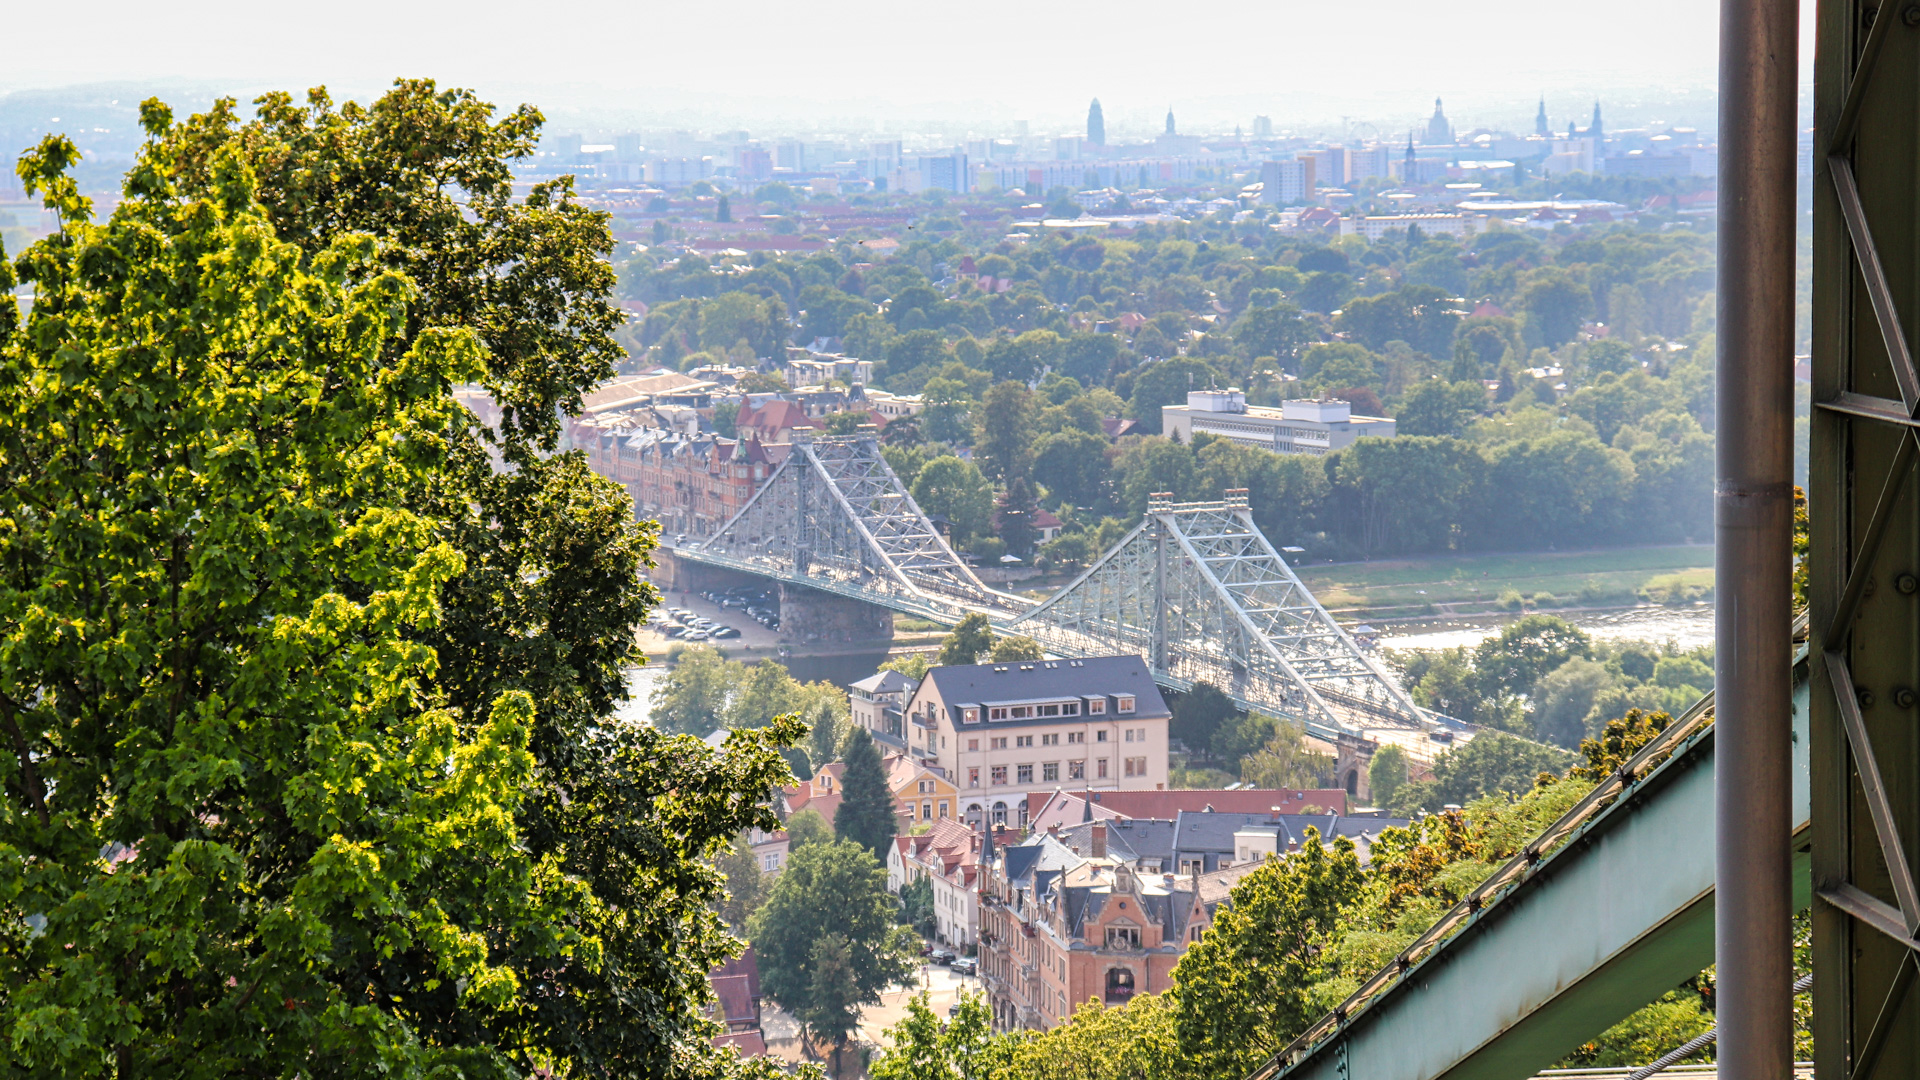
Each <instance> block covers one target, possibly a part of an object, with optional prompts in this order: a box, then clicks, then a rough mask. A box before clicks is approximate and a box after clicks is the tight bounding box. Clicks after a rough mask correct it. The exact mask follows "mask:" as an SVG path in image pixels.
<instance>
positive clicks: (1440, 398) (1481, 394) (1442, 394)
mask: <svg viewBox="0 0 1920 1080" xmlns="http://www.w3.org/2000/svg"><path fill="white" fill-rule="evenodd" d="M1486 407H1487V388H1486V387H1485V386H1482V385H1481V384H1480V383H1477V382H1456V383H1448V382H1444V381H1442V380H1440V379H1423V380H1421V381H1420V382H1417V383H1414V384H1413V385H1412V386H1410V387H1408V388H1407V392H1406V393H1405V394H1404V395H1402V396H1401V398H1400V405H1399V407H1398V408H1396V409H1394V411H1393V417H1394V420H1395V421H1396V424H1395V433H1396V434H1399V435H1445V436H1450V437H1453V438H1459V437H1461V436H1463V435H1465V434H1466V433H1467V428H1468V427H1470V426H1471V425H1472V424H1473V422H1474V420H1476V419H1478V418H1479V416H1480V414H1481V413H1482V412H1483V411H1485V409H1486Z"/></svg>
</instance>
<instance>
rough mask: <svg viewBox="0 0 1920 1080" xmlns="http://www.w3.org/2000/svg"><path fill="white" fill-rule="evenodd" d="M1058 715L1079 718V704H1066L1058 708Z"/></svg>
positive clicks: (1072, 702) (1071, 702) (1070, 702)
mask: <svg viewBox="0 0 1920 1080" xmlns="http://www.w3.org/2000/svg"><path fill="white" fill-rule="evenodd" d="M1060 715H1061V716H1079V715H1080V703H1079V702H1077V701H1069V702H1066V703H1065V704H1063V705H1061V706H1060Z"/></svg>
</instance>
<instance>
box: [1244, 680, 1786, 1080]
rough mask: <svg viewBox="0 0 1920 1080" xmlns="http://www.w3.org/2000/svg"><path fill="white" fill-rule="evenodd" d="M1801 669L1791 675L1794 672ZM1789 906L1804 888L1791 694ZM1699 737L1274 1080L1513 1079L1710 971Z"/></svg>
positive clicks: (1708, 759) (1706, 828)
mask: <svg viewBox="0 0 1920 1080" xmlns="http://www.w3.org/2000/svg"><path fill="white" fill-rule="evenodd" d="M1801 670H1802V671H1803V670H1804V666H1803V668H1802V669H1801ZM1793 700H1794V747H1793V753H1794V794H1793V819H1794V821H1796V822H1798V823H1799V825H1798V826H1797V828H1796V830H1795V832H1794V835H1793V836H1791V837H1788V836H1783V837H1781V838H1780V842H1781V843H1782V844H1783V845H1789V846H1790V847H1791V848H1792V849H1794V851H1795V869H1796V879H1795V880H1796V884H1795V900H1796V902H1797V903H1798V904H1799V905H1801V906H1804V905H1805V904H1806V903H1807V902H1808V898H1809V895H1810V893H1811V887H1810V884H1809V880H1808V872H1807V868H1808V858H1807V855H1806V852H1805V850H1804V849H1805V848H1806V837H1807V833H1808V829H1807V825H1806V822H1807V819H1808V802H1809V800H1808V784H1807V775H1808V769H1807V746H1808V738H1807V712H1808V692H1807V684H1806V682H1805V680H1804V678H1800V680H1799V681H1798V682H1797V684H1796V686H1795V688H1794V699H1793ZM1713 825H1714V797H1713V730H1712V729H1711V728H1709V729H1707V730H1706V731H1705V732H1703V733H1701V734H1700V735H1697V736H1695V737H1694V738H1693V739H1692V740H1691V741H1689V742H1688V743H1686V744H1684V745H1683V747H1682V748H1681V749H1680V750H1679V751H1678V752H1676V753H1675V754H1674V756H1673V757H1672V758H1671V759H1669V760H1668V761H1667V762H1666V763H1664V764H1663V765H1661V766H1660V767H1659V768H1658V769H1656V770H1654V771H1653V772H1652V773H1651V774H1649V775H1648V776H1647V777H1646V778H1645V779H1644V780H1642V781H1641V782H1640V783H1639V784H1637V785H1635V786H1634V787H1633V788H1631V789H1630V790H1629V792H1628V793H1627V794H1626V795H1625V796H1624V797H1622V798H1621V800H1620V801H1619V802H1617V803H1615V804H1614V805H1613V806H1612V807H1609V808H1608V809H1607V810H1606V811H1604V812H1603V813H1602V814H1600V815H1599V816H1597V817H1595V818H1594V819H1593V820H1592V821H1590V822H1589V823H1588V824H1587V825H1586V826H1585V827H1584V828H1582V829H1581V830H1580V831H1579V832H1578V833H1576V834H1575V835H1574V837H1573V838H1572V839H1570V840H1569V841H1568V842H1567V843H1566V844H1565V845H1563V846H1562V847H1561V848H1560V849H1559V850H1558V851H1556V852H1554V853H1553V854H1552V855H1551V856H1549V857H1548V858H1547V859H1545V860H1543V861H1542V862H1541V864H1540V866H1539V867H1538V868H1537V869H1536V870H1535V871H1534V872H1533V873H1532V874H1531V875H1529V876H1528V877H1527V878H1526V879H1525V880H1524V881H1522V882H1521V883H1520V884H1519V885H1517V886H1515V887H1514V889H1513V891H1512V892H1511V893H1509V894H1507V895H1506V896H1504V897H1502V898H1501V899H1500V900H1499V901H1498V902H1497V903H1494V904H1492V905H1491V906H1489V907H1487V908H1486V909H1484V910H1482V911H1481V912H1480V913H1479V914H1478V915H1476V916H1475V917H1474V918H1473V919H1472V920H1471V921H1470V922H1468V923H1467V924H1466V925H1465V926H1464V927H1463V928H1462V929H1461V930H1460V931H1459V932H1457V933H1456V934H1455V935H1454V936H1453V937H1452V938H1450V939H1448V940H1447V941H1446V942H1445V943H1444V944H1442V945H1440V946H1439V947H1438V948H1436V949H1435V950H1434V951H1433V952H1432V953H1431V954H1429V955H1428V956H1427V957H1426V958H1425V959H1423V960H1422V961H1421V962H1420V963H1418V964H1416V965H1414V966H1413V967H1412V968H1410V969H1408V971H1407V973H1406V974H1405V975H1404V976H1403V977H1401V978H1400V980H1399V981H1398V982H1396V983H1395V984H1394V985H1393V986H1392V987H1390V988H1389V989H1387V990H1385V991H1383V992H1382V993H1381V994H1380V995H1379V996H1378V997H1376V998H1375V999H1374V1000H1373V1001H1372V1002H1371V1003H1370V1004H1369V1005H1368V1006H1367V1007H1366V1008H1365V1009H1364V1010H1362V1011H1360V1012H1359V1013H1357V1014H1356V1015H1354V1016H1352V1017H1350V1018H1349V1019H1348V1020H1347V1021H1346V1022H1345V1024H1344V1025H1342V1026H1341V1027H1340V1028H1339V1029H1338V1030H1337V1031H1335V1032H1334V1033H1333V1034H1332V1035H1331V1036H1329V1037H1328V1038H1326V1039H1324V1040H1322V1041H1321V1042H1320V1043H1319V1045H1317V1046H1316V1047H1315V1048H1314V1049H1313V1050H1311V1051H1310V1052H1308V1053H1307V1055H1306V1056H1305V1057H1303V1058H1301V1060H1299V1061H1298V1062H1297V1063H1296V1064H1294V1065H1293V1066H1292V1067H1291V1068H1290V1069H1287V1070H1285V1071H1284V1072H1281V1073H1280V1074H1279V1075H1280V1076H1282V1077H1286V1078H1287V1080H1522V1078H1524V1077H1530V1076H1533V1075H1534V1074H1536V1073H1537V1072H1539V1071H1540V1070H1541V1069H1544V1068H1548V1067H1550V1066H1551V1065H1552V1064H1553V1063H1554V1062H1556V1061H1558V1060H1560V1059H1561V1058H1563V1057H1565V1056H1566V1054H1567V1053H1568V1052H1570V1051H1572V1050H1573V1049H1574V1048H1575V1047H1577V1046H1579V1045H1580V1044H1581V1043H1584V1042H1587V1041H1589V1040H1591V1039H1592V1038H1593V1037H1594V1036H1596V1035H1599V1034H1600V1033H1601V1032H1603V1031H1605V1030H1606V1029H1607V1028H1609V1027H1611V1026H1613V1025H1614V1024H1615V1023H1618V1022H1619V1021H1620V1020H1622V1019H1624V1018H1626V1017H1627V1016H1628V1015H1629V1014H1631V1013H1632V1012H1634V1010H1636V1009H1639V1008H1641V1007H1642V1006H1644V1005H1646V1004H1647V1003H1649V1002H1651V1001H1653V1000H1654V999H1655V998H1658V997H1659V996H1660V995H1661V994H1664V993H1666V992H1667V991H1669V990H1671V989H1673V988H1674V987H1676V986H1678V985H1679V984H1680V983H1682V982H1684V981H1685V980H1686V979H1688V978H1689V977H1691V976H1693V975H1695V974H1697V973H1698V972H1699V971H1700V970H1701V969H1703V968H1705V967H1707V966H1708V965H1710V964H1712V963H1713V874H1714V858H1713V857H1714V828H1713Z"/></svg>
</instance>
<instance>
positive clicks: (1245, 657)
mask: <svg viewBox="0 0 1920 1080" xmlns="http://www.w3.org/2000/svg"><path fill="white" fill-rule="evenodd" d="M1010 629H1012V630H1013V631H1014V632H1016V633H1023V634H1027V635H1029V636H1031V637H1033V638H1034V639H1036V640H1038V641H1039V642H1040V643H1041V644H1042V645H1044V646H1046V647H1047V648H1048V649H1049V650H1050V651H1054V652H1057V653H1060V654H1062V655H1069V656H1072V655H1090V654H1094V653H1098V652H1114V651H1126V652H1137V653H1139V654H1140V655H1142V656H1144V657H1146V658H1147V662H1148V665H1149V667H1150V668H1151V669H1152V671H1153V672H1154V675H1155V677H1156V678H1158V679H1160V680H1161V681H1162V682H1163V683H1167V684H1170V685H1176V686H1185V685H1191V684H1193V683H1197V682H1206V683H1210V684H1212V685H1214V686H1216V687H1218V688H1219V689H1221V690H1222V691H1223V692H1225V693H1226V694H1227V695H1228V696H1230V697H1232V698H1234V699H1235V700H1236V701H1238V702H1240V703H1241V704H1243V705H1246V706H1249V707H1251V708H1255V709H1259V710H1261V711H1263V712H1268V713H1272V714H1274V715H1279V716H1287V717H1291V718H1293V719H1296V720H1299V721H1301V722H1303V723H1304V724H1306V725H1307V728H1308V730H1310V731H1312V732H1313V733H1314V734H1315V735H1318V736H1320V737H1322V738H1327V739H1336V738H1338V737H1340V736H1342V735H1349V736H1350V735H1354V734H1357V733H1358V732H1359V731H1360V730H1363V729H1365V728H1368V727H1407V728H1417V727H1421V726H1423V725H1424V724H1425V722H1426V720H1425V714H1424V713H1423V711H1422V710H1421V709H1420V708H1419V707H1418V706H1416V705H1415V704H1414V703H1413V702H1412V700H1410V699H1409V698H1408V697H1407V695H1406V693H1405V692H1404V691H1402V690H1401V689H1400V688H1399V686H1398V685H1397V684H1395V682H1394V681H1393V679H1392V678H1391V677H1390V676H1388V674H1387V673H1386V671H1385V670H1383V669H1382V668H1381V667H1380V665H1379V664H1378V663H1377V662H1375V661H1374V660H1373V658H1372V657H1370V656H1368V655H1367V654H1366V653H1365V652H1364V651H1362V650H1361V649H1360V647H1359V646H1358V645H1356V644H1355V643H1354V641H1353V639H1352V638H1351V637H1349V636H1348V635H1347V633H1346V631H1344V630H1342V629H1340V627H1339V626H1338V624H1336V623H1335V622H1334V621H1333V618H1332V616H1330V615H1328V614H1327V611H1326V609H1325V608H1323V607H1321V606H1320V603H1319V601H1317V600H1315V599H1314V598H1313V594H1312V593H1310V592H1308V591H1307V588H1306V586H1305V585H1303V584H1302V583H1301V581H1300V579H1299V577H1298V576H1296V575H1295V574H1294V572H1293V570H1292V568H1291V567H1289V566H1288V565H1287V563H1286V560H1284V559H1282V558H1281V557H1280V554H1279V552H1277V551H1275V550H1274V549H1273V546H1272V545H1271V544H1269V543H1268V542H1267V539H1266V537H1265V536H1264V535H1262V534H1261V532H1260V529H1259V527H1258V526H1256V525H1255V524H1254V523H1253V518H1252V516H1251V514H1250V513H1249V512H1248V509H1247V501H1246V495H1245V493H1244V492H1234V491H1230V492H1228V493H1227V497H1226V499H1225V500H1224V501H1221V502H1204V503H1174V502H1170V501H1164V500H1160V499H1156V500H1154V501H1153V502H1151V503H1150V504H1149V506H1148V509H1147V516H1146V519H1145V520H1144V521H1142V522H1141V524H1140V525H1139V527H1137V528H1136V529H1134V530H1133V532H1131V533H1129V534H1128V535H1127V537H1126V539H1124V540H1122V541H1121V542H1120V543H1119V544H1118V545H1117V546H1115V547H1114V549H1113V550H1112V551H1110V552H1108V553H1107V554H1106V555H1104V556H1102V557H1101V558H1100V560H1099V561H1098V562H1096V563H1094V564H1093V566H1091V567H1089V568H1088V569H1087V571H1086V572H1085V573H1084V574H1082V575H1081V576H1080V577H1079V578H1078V579H1077V580H1076V581H1074V582H1073V584H1071V585H1069V586H1067V587H1066V588H1065V589H1062V590H1061V591H1060V592H1059V593H1057V594H1055V595H1054V596H1053V597H1052V598H1050V599H1048V600H1047V601H1046V602H1045V603H1043V604H1041V605H1040V606H1039V607H1037V608H1035V609H1033V611H1031V612H1029V613H1028V614H1027V615H1025V616H1024V617H1023V618H1020V619H1018V620H1015V621H1014V622H1013V623H1012V624H1011V626H1010ZM1116 646H1117V647H1118V648H1116Z"/></svg>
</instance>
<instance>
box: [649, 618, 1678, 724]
mask: <svg viewBox="0 0 1920 1080" xmlns="http://www.w3.org/2000/svg"><path fill="white" fill-rule="evenodd" d="M1519 617H1520V616H1519V615H1518V614H1513V615H1503V616H1476V617H1473V618H1467V619H1457V620H1449V621H1445V622H1435V621H1432V620H1424V621H1420V622H1411V623H1390V622H1389V623H1379V624H1376V628H1377V629H1378V630H1380V634H1379V636H1378V637H1377V638H1376V639H1375V640H1376V642H1377V643H1378V645H1379V647H1380V648H1382V649H1450V648H1454V647H1456V646H1462V645H1464V646H1469V647H1471V646H1474V645H1478V644H1479V643H1480V642H1482V641H1485V640H1486V639H1487V638H1490V637H1492V636H1494V635H1495V634H1498V633H1499V632H1500V628H1501V627H1503V626H1505V625H1506V624H1508V623H1510V622H1512V621H1514V620H1515V619H1518V618H1519ZM1564 617H1565V618H1566V620H1567V621H1568V622H1570V623H1572V624H1574V625H1575V626H1578V627H1579V628H1581V629H1582V630H1585V631H1586V632H1587V633H1589V634H1592V635H1593V636H1594V637H1595V638H1599V639H1601V640H1606V641H1650V642H1654V643H1656V644H1660V643H1666V642H1672V643H1673V644H1674V645H1676V646H1678V647H1679V648H1682V649H1695V648H1699V647H1700V646H1702V645H1711V644H1713V605H1711V604H1693V605H1689V606H1687V607H1651V606H1649V607H1636V608H1628V609H1626V610H1624V611H1595V612H1590V613H1585V614H1574V615H1568V616H1564ZM885 659H886V654H885V653H880V652H874V653H860V654H849V655H841V656H796V657H794V658H792V659H790V660H788V661H786V666H787V670H788V671H789V672H791V673H792V674H793V677H794V678H796V679H799V680H801V681H802V682H811V681H813V680H815V679H825V680H826V681H828V682H831V683H833V684H834V685H836V686H845V685H847V684H848V683H850V682H853V681H855V680H856V679H864V678H866V677H867V676H868V675H871V674H873V673H874V670H875V669H876V668H878V667H879V666H880V663H881V661H883V660H885ZM666 673H667V665H666V664H665V663H663V662H660V661H658V660H656V661H654V662H653V663H650V664H647V665H645V666H644V667H637V668H632V669H630V670H629V672H628V677H627V687H628V689H629V690H631V691H632V693H633V696H632V697H631V698H630V699H629V700H628V701H627V703H626V704H625V705H622V706H621V707H620V708H618V709H616V710H615V711H614V715H616V716H618V717H620V718H621V719H623V720H645V719H647V717H648V715H649V711H648V706H647V699H648V698H649V697H651V696H652V694H653V690H654V687H656V686H658V685H659V683H660V680H661V679H663V678H665V677H666Z"/></svg>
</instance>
